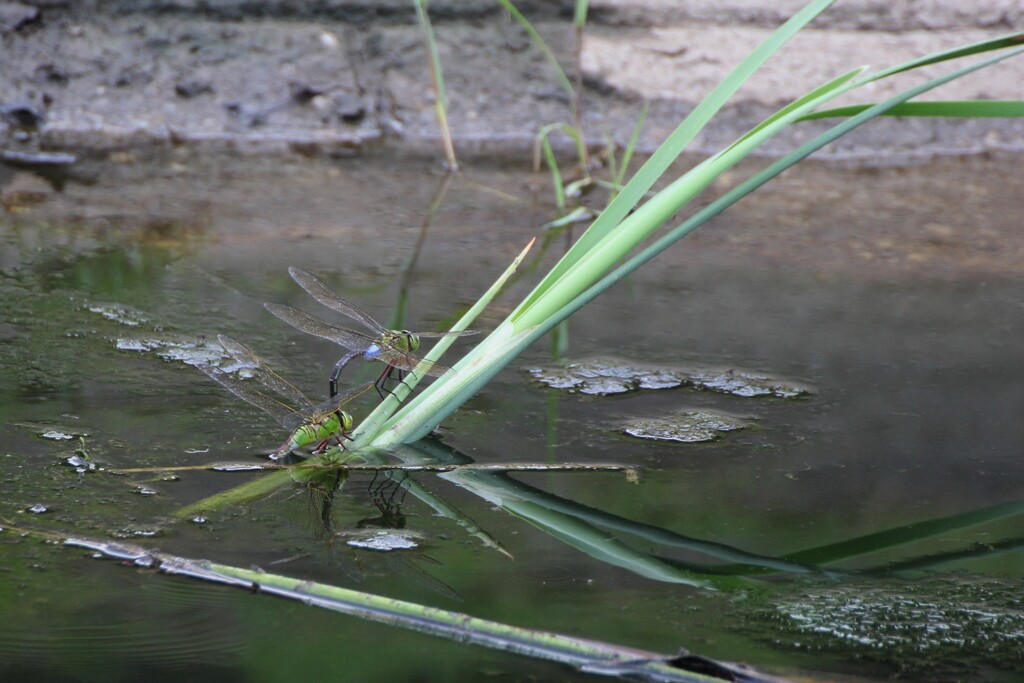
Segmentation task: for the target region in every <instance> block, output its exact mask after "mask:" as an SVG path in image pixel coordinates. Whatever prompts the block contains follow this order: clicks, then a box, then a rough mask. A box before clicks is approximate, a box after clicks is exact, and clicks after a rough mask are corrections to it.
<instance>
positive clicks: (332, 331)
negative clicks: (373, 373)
mask: <svg viewBox="0 0 1024 683" xmlns="http://www.w3.org/2000/svg"><path fill="white" fill-rule="evenodd" d="M263 307H264V308H266V309H267V310H268V311H270V312H271V313H273V314H274V315H275V316H277V317H278V318H280V319H281V320H283V321H285V322H286V323H288V324H289V325H291V326H292V327H294V328H295V329H297V330H302V331H303V332H305V333H306V334H312V335H314V336H316V337H321V338H322V339H326V340H328V341H332V342H334V343H335V344H339V345H340V346H344V347H345V348H346V349H349V350H350V351H359V352H363V351H365V350H366V349H368V348H370V347H371V346H372V345H373V344H374V343H375V342H374V340H373V338H372V337H369V336H367V335H365V334H362V333H359V332H355V331H353V330H346V329H345V328H344V327H338V326H336V325H331V324H330V323H326V322H324V321H323V320H321V319H320V318H317V317H315V316H312V315H310V314H309V313H306V312H305V311H300V310H299V309H297V308H292V307H291V306H286V305H285V304H275V303H271V302H267V303H265V304H263Z"/></svg>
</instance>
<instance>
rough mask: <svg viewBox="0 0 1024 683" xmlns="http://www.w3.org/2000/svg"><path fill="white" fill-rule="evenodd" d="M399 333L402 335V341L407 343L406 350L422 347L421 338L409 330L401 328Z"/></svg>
mask: <svg viewBox="0 0 1024 683" xmlns="http://www.w3.org/2000/svg"><path fill="white" fill-rule="evenodd" d="M399 334H401V335H402V341H403V342H404V344H405V348H406V350H408V351H415V350H416V349H418V348H419V347H420V338H419V337H417V336H416V335H415V334H413V333H412V332H410V331H409V330H400V331H399Z"/></svg>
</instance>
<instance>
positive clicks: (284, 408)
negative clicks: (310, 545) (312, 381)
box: [199, 335, 373, 460]
mask: <svg viewBox="0 0 1024 683" xmlns="http://www.w3.org/2000/svg"><path fill="white" fill-rule="evenodd" d="M217 339H218V340H219V341H220V344H221V346H223V347H224V350H225V351H227V352H228V355H229V356H231V358H232V359H233V360H234V361H235V363H237V364H238V366H239V369H243V370H245V371H247V372H249V373H251V374H252V376H253V377H255V378H256V380H257V381H259V382H260V383H261V384H262V385H263V386H264V387H266V388H267V389H269V390H270V391H272V392H273V393H275V394H277V395H278V396H280V397H282V398H284V399H286V400H287V403H286V402H285V401H283V400H280V399H278V398H274V397H272V396H269V395H267V394H264V393H263V392H261V391H260V390H259V389H257V388H255V387H253V386H252V385H251V384H250V383H249V382H246V381H244V380H242V379H241V378H240V377H238V376H237V375H235V374H233V373H230V372H226V371H225V370H223V369H221V368H219V367H215V366H212V365H200V366H199V369H200V370H202V371H203V372H204V373H206V375H207V377H209V378H210V379H212V380H214V381H215V382H217V383H218V384H220V385H221V386H223V387H224V388H225V389H227V390H228V391H230V392H231V393H232V394H234V395H235V396H237V397H238V398H240V399H242V400H243V401H246V402H248V403H251V404H252V405H254V406H256V407H257V408H259V409H261V410H263V411H265V412H267V413H269V414H270V415H271V416H273V417H274V418H276V419H277V420H278V422H280V423H281V424H282V425H284V426H285V427H287V428H288V429H291V430H293V431H292V434H291V436H289V437H288V440H287V441H285V442H284V443H283V444H281V446H280V447H279V448H278V449H277V450H276V451H274V453H273V454H272V455H271V456H270V457H271V458H273V459H274V460H279V459H281V458H283V457H285V456H286V455H288V454H289V453H291V452H292V451H293V450H296V449H299V448H302V447H303V446H308V445H309V444H311V443H316V444H317V447H316V449H315V450H317V451H319V450H322V449H323V448H325V447H326V446H327V444H328V443H329V442H330V440H331V439H334V440H336V441H337V442H338V445H340V446H341V447H342V448H344V447H345V445H344V443H343V442H342V439H347V438H350V437H349V432H350V431H351V430H352V424H353V421H352V416H351V415H350V414H349V413H347V412H345V411H344V410H342V406H344V405H345V404H346V403H348V402H349V401H351V400H353V399H355V398H357V397H358V396H360V395H362V394H363V393H365V392H366V391H367V390H368V389H369V388H370V387H372V386H373V384H366V385H364V386H362V387H359V388H357V389H353V390H352V391H349V392H347V393H345V394H343V395H341V396H334V397H333V398H331V399H330V400H328V401H325V402H323V403H321V404H320V405H314V404H313V402H312V401H310V400H309V399H308V398H307V397H306V395H305V394H303V393H302V392H301V391H300V390H299V389H298V388H297V387H296V386H295V385H293V384H292V383H291V382H289V381H288V380H286V379H284V378H283V377H281V376H280V375H278V374H277V373H276V372H274V371H273V370H271V369H270V366H269V365H267V363H266V362H265V361H264V360H263V359H262V358H260V357H259V356H257V355H256V353H255V352H254V351H252V349H250V348H249V347H247V346H246V345H245V344H243V343H242V342H240V341H238V340H237V339H232V338H231V337H227V336H224V335H220V336H218V337H217ZM289 403H291V404H293V405H297V406H300V408H299V409H298V410H296V409H293V408H292V407H290V406H289Z"/></svg>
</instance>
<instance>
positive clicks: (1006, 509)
mask: <svg viewBox="0 0 1024 683" xmlns="http://www.w3.org/2000/svg"><path fill="white" fill-rule="evenodd" d="M1021 513H1024V500H1017V501H1013V502H1010V503H1000V504H998V505H991V506H989V507H985V508H980V509H978V510H971V511H969V512H963V513H961V514H959V515H952V516H950V517H938V518H936V519H929V520H925V521H923V522H914V523H913V524H906V525H904V526H898V527H893V528H892V529H886V530H884V531H876V532H875V533H872V534H867V535H865V536H859V537H857V538H851V539H849V540H846V541H840V542H839V543H831V544H829V545H823V546H819V547H817V548H808V549H807V550H801V551H799V552H796V553H790V554H789V555H786V557H785V559H787V560H791V561H793V562H806V563H809V564H818V565H821V564H828V563H831V562H838V561H839V560H845V559H848V558H850V557H856V556H857V555H866V554H868V553H875V552H879V551H881V550H888V549H890V548H894V547H896V546H901V545H905V544H907V543H913V542H915V541H921V540H924V539H926V538H931V537H932V536H937V535H939V534H944V533H947V532H950V531H957V530H959V529H963V528H966V527H970V526H976V525H978V524H985V523H987V522H994V521H996V520H998V519H1003V518H1004V517H1012V516H1014V515H1019V514H1021Z"/></svg>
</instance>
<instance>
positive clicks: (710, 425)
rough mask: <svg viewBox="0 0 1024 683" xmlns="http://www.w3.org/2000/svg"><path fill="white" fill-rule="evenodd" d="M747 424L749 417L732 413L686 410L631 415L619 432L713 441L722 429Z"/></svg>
mask: <svg viewBox="0 0 1024 683" xmlns="http://www.w3.org/2000/svg"><path fill="white" fill-rule="evenodd" d="M749 425H750V421H749V420H745V419H742V418H738V417H733V416H732V415H725V414H722V413H714V412H710V411H698V410H688V411H685V412H682V413H679V414H677V415H674V416H670V417H665V418H650V417H640V418H634V419H632V420H629V421H628V422H626V423H625V424H624V425H623V427H622V431H624V432H625V433H626V434H629V435H630V436H635V437H637V438H639V439H652V440H655V441H678V442H680V443H701V442H704V441H714V440H716V439H718V438H720V437H721V435H722V434H723V433H725V432H732V431H736V430H738V429H743V428H745V427H748V426H749Z"/></svg>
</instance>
